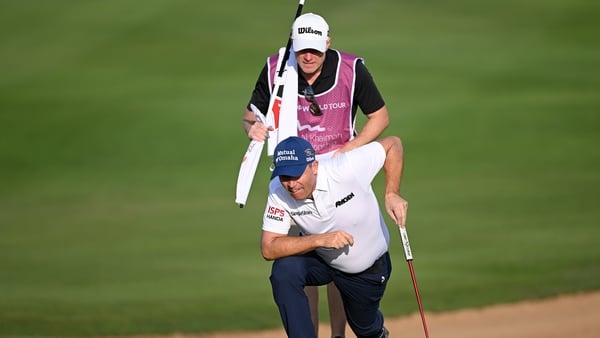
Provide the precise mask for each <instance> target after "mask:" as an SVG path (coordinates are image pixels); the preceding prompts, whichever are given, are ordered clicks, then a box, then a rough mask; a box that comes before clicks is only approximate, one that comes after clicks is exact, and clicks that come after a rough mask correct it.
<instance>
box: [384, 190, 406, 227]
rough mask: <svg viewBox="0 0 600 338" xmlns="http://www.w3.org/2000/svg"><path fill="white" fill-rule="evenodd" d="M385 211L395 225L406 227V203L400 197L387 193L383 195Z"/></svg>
mask: <svg viewBox="0 0 600 338" xmlns="http://www.w3.org/2000/svg"><path fill="white" fill-rule="evenodd" d="M385 209H386V211H387V213H388V215H390V217H391V218H392V219H393V220H394V222H396V224H397V225H400V226H405V225H406V213H407V211H408V202H407V201H406V200H405V199H404V198H402V196H400V195H398V194H395V193H389V194H386V195H385Z"/></svg>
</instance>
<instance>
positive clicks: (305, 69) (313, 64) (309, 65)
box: [295, 39, 330, 77]
mask: <svg viewBox="0 0 600 338" xmlns="http://www.w3.org/2000/svg"><path fill="white" fill-rule="evenodd" d="M329 45H330V40H329V39H328V40H327V48H329ZM295 54H296V62H297V63H298V67H299V68H300V70H301V71H302V73H303V74H304V75H305V76H306V77H312V76H318V75H319V74H320V73H321V69H322V68H323V62H325V53H321V52H319V51H318V50H316V49H303V50H301V51H299V52H296V53H295Z"/></svg>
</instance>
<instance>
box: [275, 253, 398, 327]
mask: <svg viewBox="0 0 600 338" xmlns="http://www.w3.org/2000/svg"><path fill="white" fill-rule="evenodd" d="M391 272H392V264H391V261H390V256H389V254H388V253H385V254H384V255H383V256H381V258H380V259H378V260H377V261H376V262H375V264H373V266H372V267H370V268H368V269H367V270H365V271H363V272H361V273H356V274H348V273H344V272H341V271H339V270H336V269H334V268H332V267H330V266H329V265H327V264H326V263H325V262H324V261H323V260H322V259H321V258H320V257H319V256H318V255H317V254H316V253H315V252H314V251H313V252H309V253H307V254H304V255H298V256H289V257H284V258H280V259H277V260H275V262H273V266H272V268H271V277H270V280H271V286H272V288H273V298H274V299H275V303H276V304H277V306H278V308H279V313H280V315H281V320H282V322H283V327H284V328H285V332H286V333H287V335H288V337H290V338H317V336H316V333H315V328H314V326H313V324H312V321H311V317H310V308H309V305H308V298H307V297H306V294H305V293H304V287H305V286H309V285H325V284H328V283H329V282H331V281H333V282H334V283H335V285H336V286H337V288H338V289H339V290H340V294H341V295H342V301H343V302H344V309H345V312H346V318H347V320H348V325H349V326H350V328H351V329H352V331H353V332H354V334H355V335H356V336H357V337H358V338H379V337H380V335H381V332H382V329H383V314H382V313H381V312H380V311H379V303H380V301H381V298H382V297H383V293H384V291H385V287H386V285H387V281H388V279H389V278H390V274H391Z"/></svg>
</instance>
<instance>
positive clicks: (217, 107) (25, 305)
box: [0, 0, 600, 337]
mask: <svg viewBox="0 0 600 338" xmlns="http://www.w3.org/2000/svg"><path fill="white" fill-rule="evenodd" d="M296 5H297V3H295V2H283V1H277V2H273V3H268V4H267V3H264V4H259V3H255V2H253V3H249V2H244V1H234V2H227V3H212V4H211V6H207V5H206V4H203V3H200V2H196V1H184V0H179V1H164V0H151V1H143V2H142V1H132V0H129V1H84V2H78V1H67V0H56V1H51V2H43V1H13V2H8V1H4V2H2V3H0V69H2V76H0V234H1V235H0V336H2V337H8V336H15V335H17V336H19V335H20V336H31V335H34V336H92V335H111V334H141V333H172V332H205V331H214V330H235V329H260V328H267V327H277V326H279V325H280V323H279V319H278V318H279V316H278V313H277V310H276V308H275V306H274V304H273V301H272V298H271V291H270V286H269V284H268V275H269V270H270V264H269V263H267V262H264V261H263V260H262V258H261V257H260V253H259V248H258V239H259V232H260V222H261V214H262V211H263V208H264V200H265V196H266V186H265V184H266V181H267V178H268V172H267V167H266V161H263V162H262V163H261V165H260V168H259V173H258V175H257V177H256V180H255V185H254V187H253V190H252V192H251V195H250V198H249V200H248V205H247V207H246V208H244V209H239V208H238V207H237V206H236V205H235V203H234V197H235V196H234V193H235V180H236V177H237V170H238V168H239V161H240V159H241V155H242V154H243V152H244V150H245V148H246V145H247V139H246V137H245V136H244V135H243V132H242V128H241V123H240V118H241V112H242V109H243V106H244V105H245V104H246V102H247V100H248V98H249V96H250V92H251V89H252V86H253V85H254V81H255V80H256V76H257V75H258V72H259V70H260V67H261V66H262V63H263V62H264V60H265V57H266V56H267V55H268V54H270V53H273V52H275V51H276V49H277V48H278V47H279V46H280V45H283V44H284V42H285V35H286V30H287V29H288V28H289V25H290V24H291V19H292V18H291V16H292V15H293V11H294V9H295V8H296ZM304 11H305V12H317V13H320V14H322V15H324V16H325V17H326V18H327V19H328V21H329V23H330V26H331V27H332V35H333V39H334V40H333V47H334V48H339V49H342V50H346V51H349V52H353V53H357V54H359V55H361V56H363V57H365V58H366V62H367V66H368V67H369V69H370V71H371V73H372V74H373V76H374V77H375V79H376V81H377V83H378V85H379V87H380V90H381V91H382V93H383V94H384V97H385V99H386V102H387V105H388V108H389V109H390V112H391V115H392V116H391V117H392V125H391V126H390V128H389V129H388V131H387V132H386V134H395V135H399V136H401V137H402V139H403V141H404V144H405V149H406V161H405V166H406V168H405V176H404V182H403V194H404V195H405V197H406V198H407V199H408V200H409V205H410V208H409V224H408V227H409V233H410V237H411V245H412V247H413V251H414V254H415V261H414V265H415V270H416V273H417V277H418V281H419V287H420V289H421V295H422V298H423V302H424V306H425V308H426V310H428V311H447V310H452V309H457V308H464V307H479V306H484V305H488V304H494V303H503V302H511V301H517V300H522V299H533V298H544V297H549V296H553V295H557V294H563V293H575V292H581V291H590V290H597V289H600V282H599V281H600V263H599V262H600V250H598V246H597V242H598V238H600V230H599V229H598V226H597V225H598V219H600V209H599V208H598V207H597V204H598V202H599V199H598V197H597V191H598V190H599V189H600V175H599V174H598V173H599V172H600V149H599V147H598V145H600V133H598V130H599V127H600V114H599V113H600V96H599V95H598V93H600V47H599V45H598V44H597V41H596V40H597V36H598V35H599V33H600V25H598V23H597V19H596V18H597V17H598V15H599V14H600V6H599V5H598V4H595V3H593V2H590V1H583V0H576V1H566V0H553V1H535V0H528V1H485V2H478V1H468V0H460V1H454V2H451V3H449V2H443V1H429V2H426V3H423V2H419V1H404V2H397V1H371V2H364V1H345V2H343V3H341V2H322V3H315V2H310V1H308V2H307V3H306V5H305V9H304ZM361 122H362V121H361ZM381 184H382V179H381V177H378V178H377V180H376V182H375V185H376V189H377V190H378V191H381ZM390 230H391V234H392V259H393V260H394V272H393V277H392V280H391V281H390V284H389V287H388V290H387V294H386V297H385V298H384V301H383V310H384V312H385V314H386V315H387V316H396V315H402V314H407V313H412V312H414V311H416V310H417V309H416V304H415V301H414V294H413V291H412V287H411V285H410V276H409V275H408V269H407V267H406V263H405V262H404V259H403V256H402V250H401V244H400V242H399V239H398V236H397V231H396V230H395V229H394V227H393V226H391V223H390ZM325 298H326V297H321V300H322V302H321V307H322V309H323V311H321V315H322V319H323V320H326V318H327V311H326V309H325V305H326V304H324V302H323V301H324V299H325Z"/></svg>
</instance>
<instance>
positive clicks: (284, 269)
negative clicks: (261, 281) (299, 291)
mask: <svg viewBox="0 0 600 338" xmlns="http://www.w3.org/2000/svg"><path fill="white" fill-rule="evenodd" d="M300 266H301V264H299V263H298V262H297V261H296V260H295V259H293V258H292V257H286V258H282V259H278V260H276V261H275V262H273V267H272V268H271V277H270V279H271V284H273V285H276V284H287V285H290V284H297V285H303V281H304V277H303V276H304V273H303V272H302V270H301V268H300Z"/></svg>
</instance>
